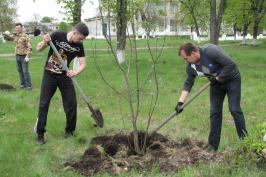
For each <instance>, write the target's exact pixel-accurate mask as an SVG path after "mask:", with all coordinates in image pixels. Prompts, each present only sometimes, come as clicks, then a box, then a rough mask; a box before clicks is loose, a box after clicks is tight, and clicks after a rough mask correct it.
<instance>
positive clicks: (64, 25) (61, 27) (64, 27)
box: [58, 22, 70, 32]
mask: <svg viewBox="0 0 266 177" xmlns="http://www.w3.org/2000/svg"><path fill="white" fill-rule="evenodd" d="M58 30H59V31H64V32H68V31H69V30H70V25H69V24H68V23H66V22H60V23H59V27H58Z"/></svg>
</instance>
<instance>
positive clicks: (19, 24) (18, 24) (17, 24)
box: [15, 23, 23, 27]
mask: <svg viewBox="0 0 266 177" xmlns="http://www.w3.org/2000/svg"><path fill="white" fill-rule="evenodd" d="M15 26H21V27H23V25H22V24H21V23H16V24H15Z"/></svg>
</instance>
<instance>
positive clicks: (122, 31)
mask: <svg viewBox="0 0 266 177" xmlns="http://www.w3.org/2000/svg"><path fill="white" fill-rule="evenodd" d="M116 5H117V9H116V11H117V17H116V19H117V20H116V28H117V30H116V38H117V46H116V53H117V59H118V62H119V63H124V61H125V47H126V32H127V0H117V1H116Z"/></svg>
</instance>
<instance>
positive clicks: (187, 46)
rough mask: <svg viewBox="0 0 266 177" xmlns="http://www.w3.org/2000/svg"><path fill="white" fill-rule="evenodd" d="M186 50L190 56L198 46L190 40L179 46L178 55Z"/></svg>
mask: <svg viewBox="0 0 266 177" xmlns="http://www.w3.org/2000/svg"><path fill="white" fill-rule="evenodd" d="M182 50H183V51H184V52H185V54H186V55H187V56H190V55H191V53H192V52H196V51H198V48H197V47H196V46H194V45H193V44H191V43H190V42H188V43H186V44H183V45H181V46H180V47H179V51H178V55H179V56H180V54H181V51H182Z"/></svg>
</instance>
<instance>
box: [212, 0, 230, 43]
mask: <svg viewBox="0 0 266 177" xmlns="http://www.w3.org/2000/svg"><path fill="white" fill-rule="evenodd" d="M217 2H218V1H217ZM217 2H216V0H211V1H210V43H213V44H216V45H218V43H219V35H220V30H221V23H222V16H223V13H224V9H225V5H226V0H220V1H219V2H220V3H219V5H217Z"/></svg>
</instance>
